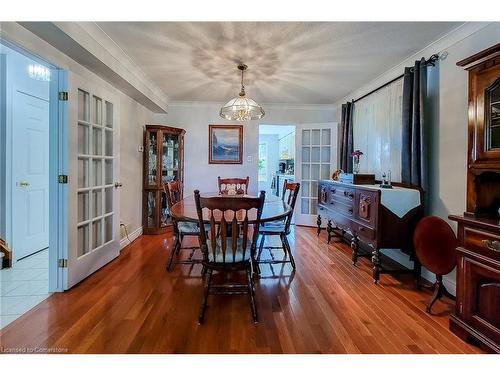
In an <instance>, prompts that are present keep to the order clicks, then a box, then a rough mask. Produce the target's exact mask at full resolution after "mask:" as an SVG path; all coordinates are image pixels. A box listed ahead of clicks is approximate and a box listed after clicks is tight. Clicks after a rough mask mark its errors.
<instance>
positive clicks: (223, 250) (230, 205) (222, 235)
mask: <svg viewBox="0 0 500 375" xmlns="http://www.w3.org/2000/svg"><path fill="white" fill-rule="evenodd" d="M194 196H195V202H196V211H197V213H198V222H199V225H200V227H201V228H202V227H203V225H204V222H205V219H204V218H203V210H208V212H209V219H208V222H209V224H210V230H209V231H208V232H209V233H210V238H207V233H206V232H205V231H200V247H201V250H202V253H203V259H204V261H205V262H209V263H210V262H217V263H221V261H222V263H236V262H238V261H241V260H242V259H247V258H246V257H247V256H248V255H254V254H255V249H256V244H257V236H258V233H259V226H260V218H261V215H262V208H263V205H264V200H265V192H264V191H261V193H260V196H259V197H258V198H252V197H231V196H218V197H207V198H205V197H201V196H200V192H199V191H198V190H195V192H194ZM250 210H257V217H256V220H255V224H254V225H253V228H252V229H253V232H252V236H251V243H250V245H251V246H250V252H251V253H250V254H248V244H249V239H250V238H249V234H250V230H249V229H250V225H249V219H248V217H249V216H248V213H249V211H250ZM209 246H210V249H209ZM217 251H220V254H217ZM238 252H241V254H242V257H241V258H239V257H238Z"/></svg>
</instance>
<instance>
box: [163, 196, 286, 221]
mask: <svg viewBox="0 0 500 375" xmlns="http://www.w3.org/2000/svg"><path fill="white" fill-rule="evenodd" d="M200 196H202V197H216V196H221V195H220V194H219V193H218V192H206V193H200ZM224 197H230V198H231V199H238V198H239V197H253V198H256V196H255V195H247V194H244V195H243V194H242V195H227V196H226V195H224ZM291 210H292V208H291V207H290V206H289V205H288V204H287V203H286V202H284V201H283V200H282V199H281V198H280V197H277V196H275V195H271V194H269V195H266V198H265V201H264V207H263V208H262V215H261V218H260V222H261V223H264V222H269V221H276V220H283V219H285V218H286V217H287V215H288V214H290V212H291ZM243 214H244V211H243V210H241V211H238V212H236V217H237V219H238V220H243ZM170 215H171V216H172V217H173V218H174V219H176V220H178V221H191V222H198V213H197V211H196V202H195V200H194V194H189V195H186V196H184V197H183V198H182V199H181V200H180V201H179V202H177V203H175V204H174V205H172V207H170ZM220 217H221V216H220V215H218V216H217V213H214V219H215V220H216V221H218V219H219V220H220ZM203 220H204V222H205V223H209V222H210V213H209V211H208V210H207V209H204V210H203ZM256 220H257V210H256V209H251V210H249V211H248V222H249V223H250V224H252V223H255V221H256Z"/></svg>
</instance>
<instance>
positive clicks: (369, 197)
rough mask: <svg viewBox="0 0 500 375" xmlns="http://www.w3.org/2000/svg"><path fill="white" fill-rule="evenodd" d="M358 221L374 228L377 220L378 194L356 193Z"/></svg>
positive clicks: (373, 192)
mask: <svg viewBox="0 0 500 375" xmlns="http://www.w3.org/2000/svg"><path fill="white" fill-rule="evenodd" d="M355 205H356V210H355V211H356V219H357V220H359V221H360V222H362V223H364V224H365V225H368V226H370V227H372V228H374V227H375V220H376V219H377V206H378V202H377V192H375V191H366V190H360V191H357V192H356V202H355Z"/></svg>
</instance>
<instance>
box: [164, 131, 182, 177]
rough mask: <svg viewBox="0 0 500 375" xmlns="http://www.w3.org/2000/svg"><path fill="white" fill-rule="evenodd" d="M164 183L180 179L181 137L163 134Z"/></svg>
mask: <svg viewBox="0 0 500 375" xmlns="http://www.w3.org/2000/svg"><path fill="white" fill-rule="evenodd" d="M162 142H163V143H162V170H161V178H162V182H163V183H165V182H169V181H173V180H176V179H178V171H179V136H178V135H177V134H169V133H163V141H162Z"/></svg>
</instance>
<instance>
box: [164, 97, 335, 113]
mask: <svg viewBox="0 0 500 375" xmlns="http://www.w3.org/2000/svg"><path fill="white" fill-rule="evenodd" d="M224 104H225V102H215V101H201V100H200V101H196V100H171V101H170V102H169V103H168V106H169V107H193V106H195V107H196V106H198V107H222V106H223V105H224ZM259 104H260V105H261V106H262V108H264V111H266V110H267V109H279V108H286V109H301V110H304V111H319V110H334V109H335V106H334V105H333V104H296V103H263V102H259Z"/></svg>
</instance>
